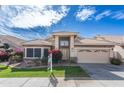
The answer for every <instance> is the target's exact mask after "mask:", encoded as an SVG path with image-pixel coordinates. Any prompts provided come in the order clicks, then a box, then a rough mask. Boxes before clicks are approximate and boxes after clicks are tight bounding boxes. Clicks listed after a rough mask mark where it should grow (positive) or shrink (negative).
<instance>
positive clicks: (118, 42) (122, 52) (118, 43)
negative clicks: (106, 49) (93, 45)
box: [95, 35, 124, 62]
mask: <svg viewBox="0 0 124 93" xmlns="http://www.w3.org/2000/svg"><path fill="white" fill-rule="evenodd" d="M95 38H96V39H102V40H105V41H109V42H113V43H114V44H115V46H114V48H113V53H114V57H115V58H119V59H121V60H122V61H123V62H124V36H109V35H108V36H96V37H95Z"/></svg>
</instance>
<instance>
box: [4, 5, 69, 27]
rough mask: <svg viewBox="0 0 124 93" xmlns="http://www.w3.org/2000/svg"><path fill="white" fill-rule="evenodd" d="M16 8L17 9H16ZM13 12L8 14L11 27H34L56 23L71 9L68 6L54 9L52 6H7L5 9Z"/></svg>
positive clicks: (8, 23)
mask: <svg viewBox="0 0 124 93" xmlns="http://www.w3.org/2000/svg"><path fill="white" fill-rule="evenodd" d="M14 9H15V11H14ZM7 10H8V11H9V10H11V11H10V12H11V13H8V14H7V15H8V16H9V17H10V18H9V19H8V18H7V19H8V20H9V21H8V22H7V25H8V26H9V27H19V28H33V27H36V26H41V27H42V26H44V27H46V26H51V25H52V24H56V23H57V22H58V21H60V20H61V19H62V18H63V17H65V16H66V15H67V13H68V11H69V9H68V8H67V7H66V6H61V7H59V8H58V9H57V10H54V9H53V7H52V6H13V7H11V6H7V7H6V8H3V11H6V12H8V11H7Z"/></svg>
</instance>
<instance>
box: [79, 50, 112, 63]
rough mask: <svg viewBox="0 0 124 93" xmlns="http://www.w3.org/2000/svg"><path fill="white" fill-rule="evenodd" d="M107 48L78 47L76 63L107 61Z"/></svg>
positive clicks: (108, 56)
mask: <svg viewBox="0 0 124 93" xmlns="http://www.w3.org/2000/svg"><path fill="white" fill-rule="evenodd" d="M109 58H110V50H109V49H80V50H79V51H78V53H77V59H78V63H108V62H109Z"/></svg>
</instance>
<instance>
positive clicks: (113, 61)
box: [110, 58, 122, 65]
mask: <svg viewBox="0 0 124 93" xmlns="http://www.w3.org/2000/svg"><path fill="white" fill-rule="evenodd" d="M110 62H111V64H113V65H121V63H122V62H121V60H120V59H116V58H111V59H110Z"/></svg>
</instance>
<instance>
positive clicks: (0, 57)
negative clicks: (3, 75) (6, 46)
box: [0, 50, 9, 61]
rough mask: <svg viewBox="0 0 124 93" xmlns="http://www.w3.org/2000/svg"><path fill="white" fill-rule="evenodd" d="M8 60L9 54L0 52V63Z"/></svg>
mask: <svg viewBox="0 0 124 93" xmlns="http://www.w3.org/2000/svg"><path fill="white" fill-rule="evenodd" d="M8 59H9V54H8V53H7V52H5V51H1V50H0V61H5V60H6V61H7V60H8Z"/></svg>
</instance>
